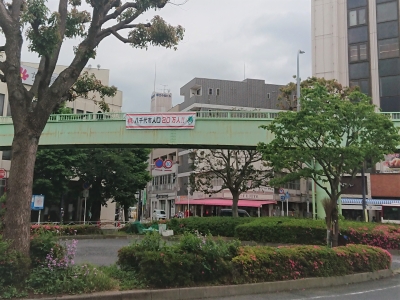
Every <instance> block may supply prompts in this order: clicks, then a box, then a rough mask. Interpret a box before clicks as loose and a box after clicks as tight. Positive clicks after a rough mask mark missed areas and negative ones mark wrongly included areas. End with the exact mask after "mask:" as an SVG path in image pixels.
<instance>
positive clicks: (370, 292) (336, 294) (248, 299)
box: [213, 275, 400, 300]
mask: <svg viewBox="0 0 400 300" xmlns="http://www.w3.org/2000/svg"><path fill="white" fill-rule="evenodd" d="M213 299H214V300H228V299H229V300H265V299H268V300H306V299H318V300H327V299H330V300H331V299H340V300H359V299H362V300H377V299H380V300H399V299H400V275H397V276H394V277H391V278H386V279H381V280H376V281H368V282H363V283H358V284H351V285H346V286H340V287H331V288H324V289H310V290H300V291H289V292H281V293H275V294H262V295H247V296H238V297H229V298H213Z"/></svg>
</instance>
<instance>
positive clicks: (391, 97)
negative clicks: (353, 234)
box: [311, 0, 400, 220]
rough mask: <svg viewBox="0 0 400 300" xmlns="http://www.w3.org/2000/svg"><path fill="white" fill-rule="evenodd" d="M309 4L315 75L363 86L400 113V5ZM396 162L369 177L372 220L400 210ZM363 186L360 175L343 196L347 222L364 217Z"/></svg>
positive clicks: (341, 0) (344, 0) (337, 0)
mask: <svg viewBox="0 0 400 300" xmlns="http://www.w3.org/2000/svg"><path fill="white" fill-rule="evenodd" d="M311 3H312V10H311V12H312V49H313V53H312V61H313V65H312V73H313V76H316V77H324V78H326V79H336V80H338V81H339V82H340V83H341V84H342V85H345V86H359V87H360V89H361V91H362V92H364V93H365V94H367V95H369V96H371V97H372V102H373V104H375V105H376V106H377V107H379V108H381V110H382V111H383V112H398V111H400V52H399V45H400V44H399V32H400V21H399V15H400V5H399V0H312V2H311ZM397 160H398V154H392V155H388V156H387V157H386V160H385V161H383V162H381V163H379V164H377V165H376V167H375V168H373V169H371V170H369V171H368V172H367V174H366V177H365V179H364V180H365V184H364V186H365V187H366V190H365V194H366V199H367V209H368V211H369V217H370V220H371V219H372V217H375V218H376V219H377V220H381V218H382V217H385V216H384V210H385V209H386V210H390V209H392V210H393V211H400V192H399V191H397V190H396V189H394V188H391V187H393V186H396V184H397V182H398V181H399V178H400V174H399V172H400V168H399V167H400V166H397V165H396V164H397ZM343 181H344V182H345V181H346V178H344V179H343ZM361 186H362V180H361V177H360V176H359V177H357V179H356V181H355V182H354V183H353V184H352V187H351V188H349V189H348V190H347V191H346V192H344V195H343V196H342V204H343V205H342V208H343V214H344V215H346V216H347V217H348V218H351V219H354V218H355V216H357V215H361V209H362V206H361V201H362V200H361V198H362V188H361ZM390 206H392V207H390ZM398 206H399V207H398ZM388 214H389V215H392V212H390V213H388ZM388 214H387V215H388ZM397 218H398V219H397V220H400V213H399V214H398V215H397Z"/></svg>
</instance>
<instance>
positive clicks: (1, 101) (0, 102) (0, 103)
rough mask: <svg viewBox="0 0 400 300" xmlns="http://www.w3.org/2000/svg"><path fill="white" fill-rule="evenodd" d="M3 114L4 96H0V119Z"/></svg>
mask: <svg viewBox="0 0 400 300" xmlns="http://www.w3.org/2000/svg"><path fill="white" fill-rule="evenodd" d="M3 112H4V94H0V117H1V116H3Z"/></svg>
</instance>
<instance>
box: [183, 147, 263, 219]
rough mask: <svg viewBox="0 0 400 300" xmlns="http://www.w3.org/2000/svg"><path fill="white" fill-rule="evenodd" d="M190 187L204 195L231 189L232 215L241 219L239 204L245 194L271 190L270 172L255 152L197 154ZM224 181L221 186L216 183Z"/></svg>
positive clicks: (220, 151) (225, 151)
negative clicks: (260, 188) (241, 196)
mask: <svg viewBox="0 0 400 300" xmlns="http://www.w3.org/2000/svg"><path fill="white" fill-rule="evenodd" d="M191 155H192V156H193V158H194V160H193V161H194V164H193V169H194V173H192V174H191V178H190V185H191V188H192V190H195V191H201V192H203V193H205V194H214V193H218V192H220V191H222V190H224V189H229V191H230V192H231V194H232V215H233V216H234V217H238V202H239V197H240V195H241V194H242V193H245V192H247V191H249V190H253V189H256V188H259V187H263V186H264V187H266V186H268V180H269V178H270V172H269V170H268V169H267V168H266V166H265V164H264V162H263V161H262V156H261V154H260V153H259V152H257V151H255V150H214V149H210V150H195V151H193V152H192V153H191ZM216 178H219V179H221V181H222V184H221V185H220V186H215V185H214V184H213V179H216Z"/></svg>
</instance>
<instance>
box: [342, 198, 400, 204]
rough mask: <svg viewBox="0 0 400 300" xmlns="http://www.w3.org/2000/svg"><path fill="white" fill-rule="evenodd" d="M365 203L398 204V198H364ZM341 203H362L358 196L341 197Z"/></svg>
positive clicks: (399, 202) (399, 201)
mask: <svg viewBox="0 0 400 300" xmlns="http://www.w3.org/2000/svg"><path fill="white" fill-rule="evenodd" d="M366 200H367V205H385V204H386V205H391V204H400V200H393V199H366ZM342 204H362V199H360V198H342Z"/></svg>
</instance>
